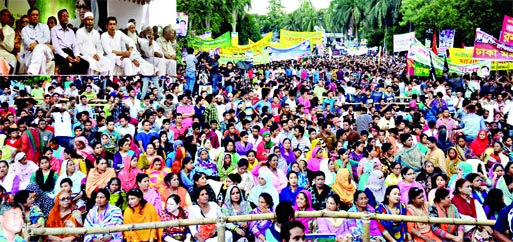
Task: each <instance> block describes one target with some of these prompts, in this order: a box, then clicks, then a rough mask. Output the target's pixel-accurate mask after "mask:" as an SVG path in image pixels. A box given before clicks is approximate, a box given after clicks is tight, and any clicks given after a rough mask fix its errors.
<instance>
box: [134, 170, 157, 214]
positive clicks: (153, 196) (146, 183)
mask: <svg viewBox="0 0 513 242" xmlns="http://www.w3.org/2000/svg"><path fill="white" fill-rule="evenodd" d="M136 181H137V187H138V189H140V190H141V191H142V193H143V195H144V200H146V201H148V203H150V204H151V205H153V207H154V208H155V210H157V213H158V214H160V212H161V211H162V199H161V198H160V195H159V193H158V192H157V191H155V190H154V189H153V188H150V179H149V177H148V174H144V173H142V174H138V175H137V177H136ZM132 190H133V189H132Z"/></svg>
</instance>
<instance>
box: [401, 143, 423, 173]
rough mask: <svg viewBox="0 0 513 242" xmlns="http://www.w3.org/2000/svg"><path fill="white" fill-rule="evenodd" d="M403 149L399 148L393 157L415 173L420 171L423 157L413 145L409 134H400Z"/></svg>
mask: <svg viewBox="0 0 513 242" xmlns="http://www.w3.org/2000/svg"><path fill="white" fill-rule="evenodd" d="M399 138H400V139H401V143H402V144H403V147H402V148H400V149H399V150H398V151H397V153H396V155H395V157H396V160H397V161H399V162H401V165H403V166H404V167H410V168H412V169H413V170H415V171H420V169H422V164H424V155H423V154H422V152H421V151H420V150H419V148H418V147H417V146H414V145H413V138H412V136H411V135H409V134H401V136H399Z"/></svg>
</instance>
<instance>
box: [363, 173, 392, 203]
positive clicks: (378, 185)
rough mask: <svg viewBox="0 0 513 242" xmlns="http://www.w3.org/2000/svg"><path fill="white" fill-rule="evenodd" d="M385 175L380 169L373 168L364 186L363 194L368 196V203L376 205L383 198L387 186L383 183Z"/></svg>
mask: <svg viewBox="0 0 513 242" xmlns="http://www.w3.org/2000/svg"><path fill="white" fill-rule="evenodd" d="M384 181H385V177H384V175H383V172H382V171H379V170H373V171H372V172H371V174H370V176H369V180H368V181H367V185H366V186H365V194H367V197H368V198H369V204H370V205H371V206H372V207H376V206H377V205H378V203H379V202H380V201H383V199H384V198H385V191H386V189H387V186H386V185H385V183H384Z"/></svg>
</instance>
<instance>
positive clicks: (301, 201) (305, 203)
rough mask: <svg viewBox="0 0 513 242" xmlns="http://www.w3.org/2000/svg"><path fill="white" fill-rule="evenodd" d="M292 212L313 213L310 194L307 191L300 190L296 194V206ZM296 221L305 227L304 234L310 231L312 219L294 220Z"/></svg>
mask: <svg viewBox="0 0 513 242" xmlns="http://www.w3.org/2000/svg"><path fill="white" fill-rule="evenodd" d="M294 210H295V211H296V212H299V211H315V210H314V209H313V207H312V194H311V193H310V192H309V191H308V190H302V191H300V192H299V193H298V194H297V197H296V205H294ZM296 220H297V221H299V222H301V223H302V224H303V225H304V226H305V233H308V231H311V228H312V224H311V223H312V222H313V221H314V220H315V219H314V218H296Z"/></svg>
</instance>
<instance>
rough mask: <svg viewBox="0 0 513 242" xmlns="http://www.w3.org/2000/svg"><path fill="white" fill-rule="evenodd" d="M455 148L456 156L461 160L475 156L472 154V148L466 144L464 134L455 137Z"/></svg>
mask: <svg viewBox="0 0 513 242" xmlns="http://www.w3.org/2000/svg"><path fill="white" fill-rule="evenodd" d="M455 148H456V150H458V158H459V159H460V160H462V161H466V160H467V159H473V158H475V157H476V155H474V151H472V149H471V148H470V147H469V146H468V145H467V141H466V140H465V136H458V137H457V138H456V146H455Z"/></svg>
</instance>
